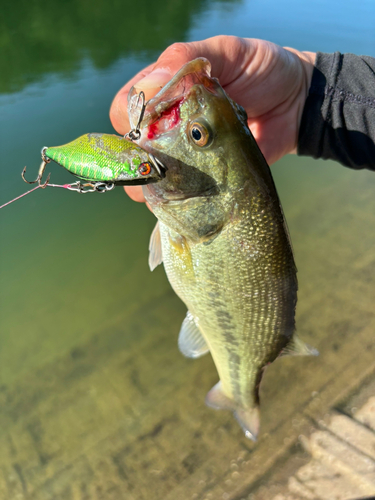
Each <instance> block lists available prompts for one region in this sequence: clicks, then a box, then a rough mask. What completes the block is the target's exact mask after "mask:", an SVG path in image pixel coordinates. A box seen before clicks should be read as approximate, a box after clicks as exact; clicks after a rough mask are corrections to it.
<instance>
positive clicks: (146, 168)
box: [138, 161, 151, 175]
mask: <svg viewBox="0 0 375 500" xmlns="http://www.w3.org/2000/svg"><path fill="white" fill-rule="evenodd" d="M138 172H139V173H140V174H141V175H148V174H149V173H151V164H150V163H149V162H148V161H146V162H145V163H141V164H140V165H139V167H138Z"/></svg>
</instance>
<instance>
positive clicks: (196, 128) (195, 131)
mask: <svg viewBox="0 0 375 500" xmlns="http://www.w3.org/2000/svg"><path fill="white" fill-rule="evenodd" d="M189 134H190V137H191V139H192V140H193V142H194V144H196V145H197V146H200V147H202V146H207V144H208V143H209V142H210V140H211V138H212V137H211V136H212V134H211V133H210V132H209V130H208V128H207V127H205V126H204V125H203V124H202V123H199V122H193V123H192V124H191V125H190V127H189Z"/></svg>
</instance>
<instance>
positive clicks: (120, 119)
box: [109, 63, 155, 135]
mask: <svg viewBox="0 0 375 500" xmlns="http://www.w3.org/2000/svg"><path fill="white" fill-rule="evenodd" d="M154 66H155V63H152V64H150V65H149V66H147V68H144V69H143V70H142V71H140V72H139V73H138V74H137V75H135V76H134V77H133V78H132V79H131V80H129V81H128V83H127V84H126V85H124V86H123V87H122V88H121V89H120V90H119V91H118V92H117V94H116V96H115V98H114V99H113V102H112V105H111V109H110V111H109V118H110V120H111V122H112V125H113V127H114V129H115V130H117V132H118V133H119V134H121V135H125V134H126V133H127V132H129V130H130V123H129V117H128V106H127V103H128V93H129V90H130V89H131V88H132V87H133V85H135V84H136V83H137V82H138V81H139V80H142V79H143V78H144V77H145V76H146V75H148V74H149V73H151V71H152V68H153V67H154ZM146 99H149V97H147V96H146Z"/></svg>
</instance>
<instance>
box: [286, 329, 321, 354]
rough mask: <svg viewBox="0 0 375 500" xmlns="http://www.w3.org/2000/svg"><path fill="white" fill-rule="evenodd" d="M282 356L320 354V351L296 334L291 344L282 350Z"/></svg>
mask: <svg viewBox="0 0 375 500" xmlns="http://www.w3.org/2000/svg"><path fill="white" fill-rule="evenodd" d="M282 356H319V351H318V350H317V349H315V347H311V345H309V344H306V342H304V341H303V340H301V339H300V338H299V337H298V336H297V335H295V334H294V335H293V337H292V338H291V340H290V342H289V344H288V345H287V346H286V347H284V349H283V350H282V351H281V353H280V355H279V357H282Z"/></svg>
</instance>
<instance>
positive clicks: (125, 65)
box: [0, 0, 375, 500]
mask: <svg viewBox="0 0 375 500" xmlns="http://www.w3.org/2000/svg"><path fill="white" fill-rule="evenodd" d="M281 6H282V7H281ZM275 9H277V11H276V10H275ZM324 9H325V13H326V15H325V19H333V18H335V23H336V24H335V27H333V26H331V25H330V24H328V22H327V24H324V22H323V21H322V19H321V13H320V9H318V8H317V7H316V8H315V7H314V6H312V5H310V4H309V5H306V4H302V3H301V2H295V1H290V2H286V3H285V2H284V3H282V4H280V3H278V2H271V0H269V1H268V2H267V4H265V3H264V2H263V1H262V2H260V1H256V0H252V1H250V0H246V1H243V2H209V1H207V2H198V1H196V0H192V1H190V2H182V1H181V2H176V1H173V2H172V0H170V1H168V0H167V1H166V2H164V3H163V5H160V4H158V3H155V2H151V1H150V2H147V3H144V4H142V5H141V4H139V5H134V4H133V3H128V4H126V3H124V2H112V3H104V2H94V3H93V2H90V4H88V3H87V2H78V1H75V2H73V1H72V2H64V3H61V2H60V3H58V2H43V3H41V2H20V1H15V2H8V3H7V4H6V5H4V6H3V13H4V14H5V16H3V17H2V20H1V21H0V23H5V24H3V25H2V29H1V31H0V32H1V37H2V41H3V45H2V46H3V55H6V57H4V58H3V59H2V62H1V63H0V64H5V66H3V67H2V68H1V66H0V74H1V79H0V80H1V81H0V86H1V89H2V92H3V94H2V95H1V96H0V106H1V107H0V110H1V111H0V123H1V126H0V129H1V158H0V162H1V172H0V176H1V185H0V198H1V201H0V204H1V203H4V202H5V201H7V200H9V199H10V198H12V197H14V196H17V195H18V194H20V193H21V192H23V191H24V190H25V185H24V184H23V183H22V181H21V178H20V172H21V170H22V168H23V166H24V165H27V166H28V171H29V172H30V175H32V173H33V172H34V171H35V172H36V170H37V168H38V166H39V159H40V152H39V151H40V149H41V147H42V146H44V145H58V144H62V143H65V142H68V141H70V140H72V139H74V138H75V137H77V136H79V135H81V134H83V133H85V132H89V131H91V132H111V126H110V123H109V119H108V109H109V105H110V102H111V99H112V98H113V95H114V93H115V92H116V91H117V90H118V89H119V88H120V86H121V85H122V84H123V83H124V82H125V81H126V80H127V79H129V78H130V77H131V76H132V75H133V74H134V73H135V72H136V71H138V70H139V69H141V68H142V67H143V66H144V65H145V64H147V63H149V62H151V60H152V59H154V58H155V57H156V56H157V54H158V52H160V50H162V49H163V48H164V46H166V45H167V44H169V43H170V42H173V41H177V40H181V39H194V38H197V37H205V36H209V35H214V34H219V33H230V34H239V35H242V36H244V35H250V36H258V37H262V38H265V39H270V40H274V41H276V42H278V43H281V44H283V45H292V46H293V45H294V46H297V47H298V48H308V49H313V48H314V47H315V46H316V45H314V44H315V43H317V44H318V47H319V49H321V50H326V51H329V50H335V49H342V50H345V51H352V52H356V53H367V54H370V55H371V54H372V55H374V54H375V34H374V31H373V19H374V16H375V6H374V4H373V3H372V2H370V1H369V0H368V1H365V2H362V3H361V7H360V8H359V9H356V11H355V12H352V11H351V7H350V5H349V6H345V5H344V6H343V5H341V4H340V9H338V4H335V3H333V4H329V5H328V4H324ZM329 9H332V11H331V13H330V12H329ZM337 11H339V12H340V16H341V17H340V23H341V24H340V23H338V24H337V16H336V15H335V16H333V14H336V13H337ZM316 26H319V27H320V30H321V31H320V34H319V40H316V38H317V37H316ZM357 26H361V37H357V31H356V30H357V28H356V27H357ZM343 32H345V40H344V39H343V38H342V37H341V36H342V33H343ZM49 168H50V170H51V172H52V180H53V181H54V182H56V183H60V182H67V181H69V180H71V177H70V176H69V174H67V173H66V172H64V171H63V170H62V169H61V168H60V167H58V166H57V165H51V166H50V167H49ZM34 169H35V170H34ZM273 173H274V176H275V181H276V184H277V186H278V190H279V192H280V196H281V199H282V202H283V205H284V209H285V212H286V216H287V219H288V223H289V227H290V231H291V235H292V239H293V244H294V249H295V253H296V262H297V266H298V269H299V283H300V291H299V302H298V307H297V327H298V330H299V333H300V335H301V337H303V338H304V339H305V340H307V341H308V342H309V343H311V344H312V345H314V346H316V347H317V348H318V349H319V350H320V353H321V355H320V356H319V358H316V359H283V360H280V361H277V362H276V363H275V364H274V365H272V366H271V367H270V368H269V369H268V370H267V374H266V376H265V378H264V384H263V386H262V405H263V406H262V434H261V438H260V441H259V443H258V444H257V445H255V446H254V445H252V444H251V443H249V442H248V441H246V440H245V439H244V438H243V436H242V432H241V430H240V429H239V428H238V426H237V424H236V423H235V422H234V421H233V418H232V416H231V415H229V414H226V413H225V412H218V413H216V412H214V411H212V410H210V409H207V408H206V407H205V406H204V403H203V401H204V396H205V394H206V392H207V390H208V389H210V388H211V387H212V386H213V385H214V383H215V382H216V381H217V375H216V372H215V368H214V366H213V364H212V361H211V359H210V357H209V356H208V357H205V358H204V359H201V360H197V361H191V360H187V359H184V358H183V357H182V356H181V355H180V354H179V352H178V350H177V333H178V331H179V327H180V324H181V321H182V319H183V317H184V314H185V310H184V306H183V305H182V304H181V303H180V302H179V300H178V299H177V298H176V297H175V296H174V294H173V293H172V292H171V290H170V286H169V284H168V282H167V280H166V278H165V276H164V273H163V270H162V269H160V268H158V269H157V270H156V271H155V272H154V273H152V274H151V273H150V272H149V271H148V268H147V246H148V238H149V234H150V233H151V231H152V228H153V225H154V222H155V221H154V218H153V216H152V214H150V213H149V212H148V211H147V209H146V208H145V207H144V206H141V205H137V204H134V203H132V202H131V201H130V200H129V199H127V198H126V197H125V196H124V195H123V193H122V191H121V189H116V190H115V192H113V193H111V194H107V195H103V196H101V195H87V196H84V197H83V196H80V195H78V194H76V193H67V192H64V191H63V190H61V191H60V190H52V189H50V190H48V189H47V190H45V191H42V190H39V191H37V192H36V193H33V194H31V195H30V196H29V197H27V198H25V199H23V200H21V201H19V202H17V203H16V204H14V205H12V206H10V207H7V208H6V209H4V210H2V211H1V214H0V231H1V239H0V266H1V274H0V327H1V334H0V464H1V467H0V470H1V472H0V498H1V499H3V498H4V499H6V500H8V499H10V500H13V499H14V500H15V499H16V498H21V499H23V498H25V499H26V498H28V499H29V498H30V499H53V500H55V499H60V498H61V499H62V498H67V499H70V498H89V499H91V498H103V499H105V500H107V499H112V498H113V499H116V500H117V499H119V498H126V499H127V500H128V499H143V498H151V497H152V498H157V499H159V498H160V499H163V500H164V499H165V498H167V499H168V498H170V499H172V498H181V499H185V498H189V499H190V498H195V499H205V498H211V499H215V500H216V498H227V499H230V498H242V496H238V495H240V494H241V495H243V497H244V498H245V497H246V498H247V495H248V493H250V492H251V488H253V485H254V484H258V483H256V481H257V480H260V478H261V477H262V475H264V474H267V471H268V470H269V469H270V468H271V470H273V469H272V466H273V464H275V463H276V458H277V457H283V456H284V455H283V453H284V452H285V454H287V453H291V448H290V446H291V445H292V444H293V443H295V440H296V437H297V436H298V434H299V433H302V432H304V431H306V429H307V430H308V428H309V425H310V424H309V422H310V419H311V418H318V417H319V415H320V413H321V412H324V411H325V410H326V409H327V408H329V407H330V406H331V405H332V404H334V402H335V398H336V399H337V398H338V397H339V396H340V395H341V394H343V393H344V392H345V389H346V388H348V387H354V386H355V384H356V383H357V382H358V381H360V380H361V377H362V375H363V374H364V373H365V372H366V373H368V370H369V369H370V368H371V366H373V356H371V354H372V353H373V351H371V347H373V344H372V342H373V340H372V339H373V328H374V326H375V325H374V321H375V319H374V312H373V301H374V293H373V290H374V265H375V261H374V257H373V252H372V248H373V246H374V243H375V242H374V236H373V234H374V231H373V228H374V225H375V221H374V213H375V207H374V206H373V205H374V201H373V200H374V196H373V192H374V184H375V178H374V175H373V174H371V173H370V172H352V171H350V170H348V169H345V168H342V167H340V166H337V165H334V164H332V163H330V162H316V161H313V160H309V159H304V158H297V157H291V158H285V159H283V160H282V161H281V162H279V164H278V165H276V166H275V167H273ZM358 383H359V382H358ZM317 393H318V394H317ZM312 394H314V396H312ZM297 424H298V425H297ZM285 456H286V455H285ZM236 467H237V469H236ZM277 467H278V466H274V469H277ZM246 492H247V493H246ZM245 493H246V494H245ZM223 495H224V496H223ZM225 495H227V496H225ZM236 495H237V496H236Z"/></svg>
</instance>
